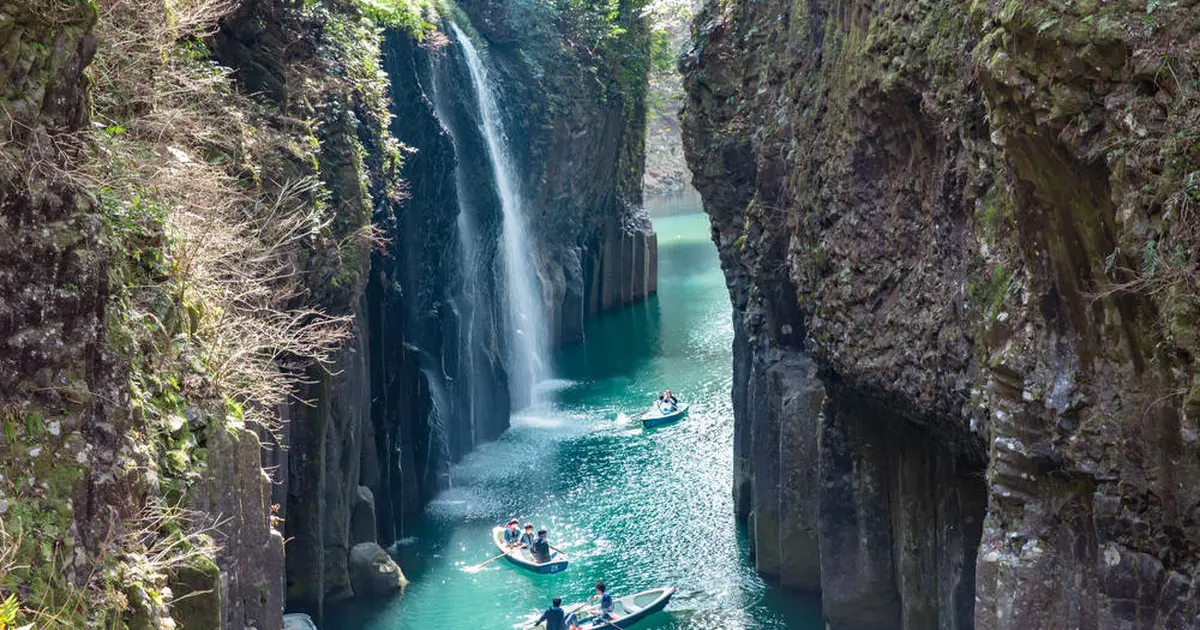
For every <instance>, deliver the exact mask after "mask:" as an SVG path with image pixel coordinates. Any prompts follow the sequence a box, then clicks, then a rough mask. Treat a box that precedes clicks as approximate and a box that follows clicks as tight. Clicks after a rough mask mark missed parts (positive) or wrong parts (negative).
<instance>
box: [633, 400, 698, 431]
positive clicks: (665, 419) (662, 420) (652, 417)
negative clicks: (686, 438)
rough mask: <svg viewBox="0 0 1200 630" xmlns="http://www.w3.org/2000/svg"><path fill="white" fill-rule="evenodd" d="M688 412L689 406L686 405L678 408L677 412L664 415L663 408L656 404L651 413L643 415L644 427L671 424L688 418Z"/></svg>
mask: <svg viewBox="0 0 1200 630" xmlns="http://www.w3.org/2000/svg"><path fill="white" fill-rule="evenodd" d="M687 412H688V406H687V405H686V404H682V405H679V406H678V407H676V408H675V411H672V412H670V413H663V411H662V408H661V407H660V406H659V405H658V403H655V404H654V407H653V408H652V409H651V410H650V411H647V412H646V413H644V414H642V426H643V427H658V426H662V425H664V424H670V423H672V422H675V421H676V420H678V419H680V418H682V417H684V416H686V415H687Z"/></svg>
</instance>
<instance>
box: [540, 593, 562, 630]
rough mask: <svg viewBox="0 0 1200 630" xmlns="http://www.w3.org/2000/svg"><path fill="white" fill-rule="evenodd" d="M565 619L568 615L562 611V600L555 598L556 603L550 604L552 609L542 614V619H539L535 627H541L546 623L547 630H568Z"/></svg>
mask: <svg viewBox="0 0 1200 630" xmlns="http://www.w3.org/2000/svg"><path fill="white" fill-rule="evenodd" d="M565 619H566V613H564V612H563V609H562V598H561V597H555V598H554V601H552V602H551V603H550V607H549V608H547V609H546V611H545V612H543V613H542V616H541V617H538V620H537V621H536V622H534V624H533V625H535V626H540V625H542V624H543V623H545V624H546V630H567V624H566V622H565Z"/></svg>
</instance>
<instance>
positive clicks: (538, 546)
mask: <svg viewBox="0 0 1200 630" xmlns="http://www.w3.org/2000/svg"><path fill="white" fill-rule="evenodd" d="M529 553H530V555H532V556H533V559H534V560H537V561H538V562H540V563H542V564H545V563H547V562H550V541H549V540H547V539H546V530H544V529H539V530H538V533H537V538H536V539H534V541H533V544H532V545H529Z"/></svg>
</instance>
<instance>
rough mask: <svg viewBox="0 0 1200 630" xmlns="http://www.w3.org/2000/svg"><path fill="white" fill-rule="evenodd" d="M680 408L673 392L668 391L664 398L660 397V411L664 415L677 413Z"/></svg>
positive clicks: (664, 393)
mask: <svg viewBox="0 0 1200 630" xmlns="http://www.w3.org/2000/svg"><path fill="white" fill-rule="evenodd" d="M678 408H679V399H678V398H676V397H675V394H672V393H671V390H669V389H668V390H667V391H665V392H663V395H662V396H659V397H658V409H659V411H661V412H663V413H675V410H676V409H678Z"/></svg>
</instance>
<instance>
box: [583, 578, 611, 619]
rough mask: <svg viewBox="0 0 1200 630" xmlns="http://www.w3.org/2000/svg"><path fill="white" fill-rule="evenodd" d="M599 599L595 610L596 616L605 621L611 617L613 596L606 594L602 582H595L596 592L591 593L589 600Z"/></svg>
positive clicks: (606, 591)
mask: <svg viewBox="0 0 1200 630" xmlns="http://www.w3.org/2000/svg"><path fill="white" fill-rule="evenodd" d="M596 600H600V606H599V607H598V608H597V610H596V617H597V618H599V619H603V620H605V621H607V620H609V619H612V618H613V598H612V595H609V594H608V589H607V588H606V587H605V586H604V582H596V594H595V595H592V598H591V599H589V600H588V601H589V602H594V601H596Z"/></svg>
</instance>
